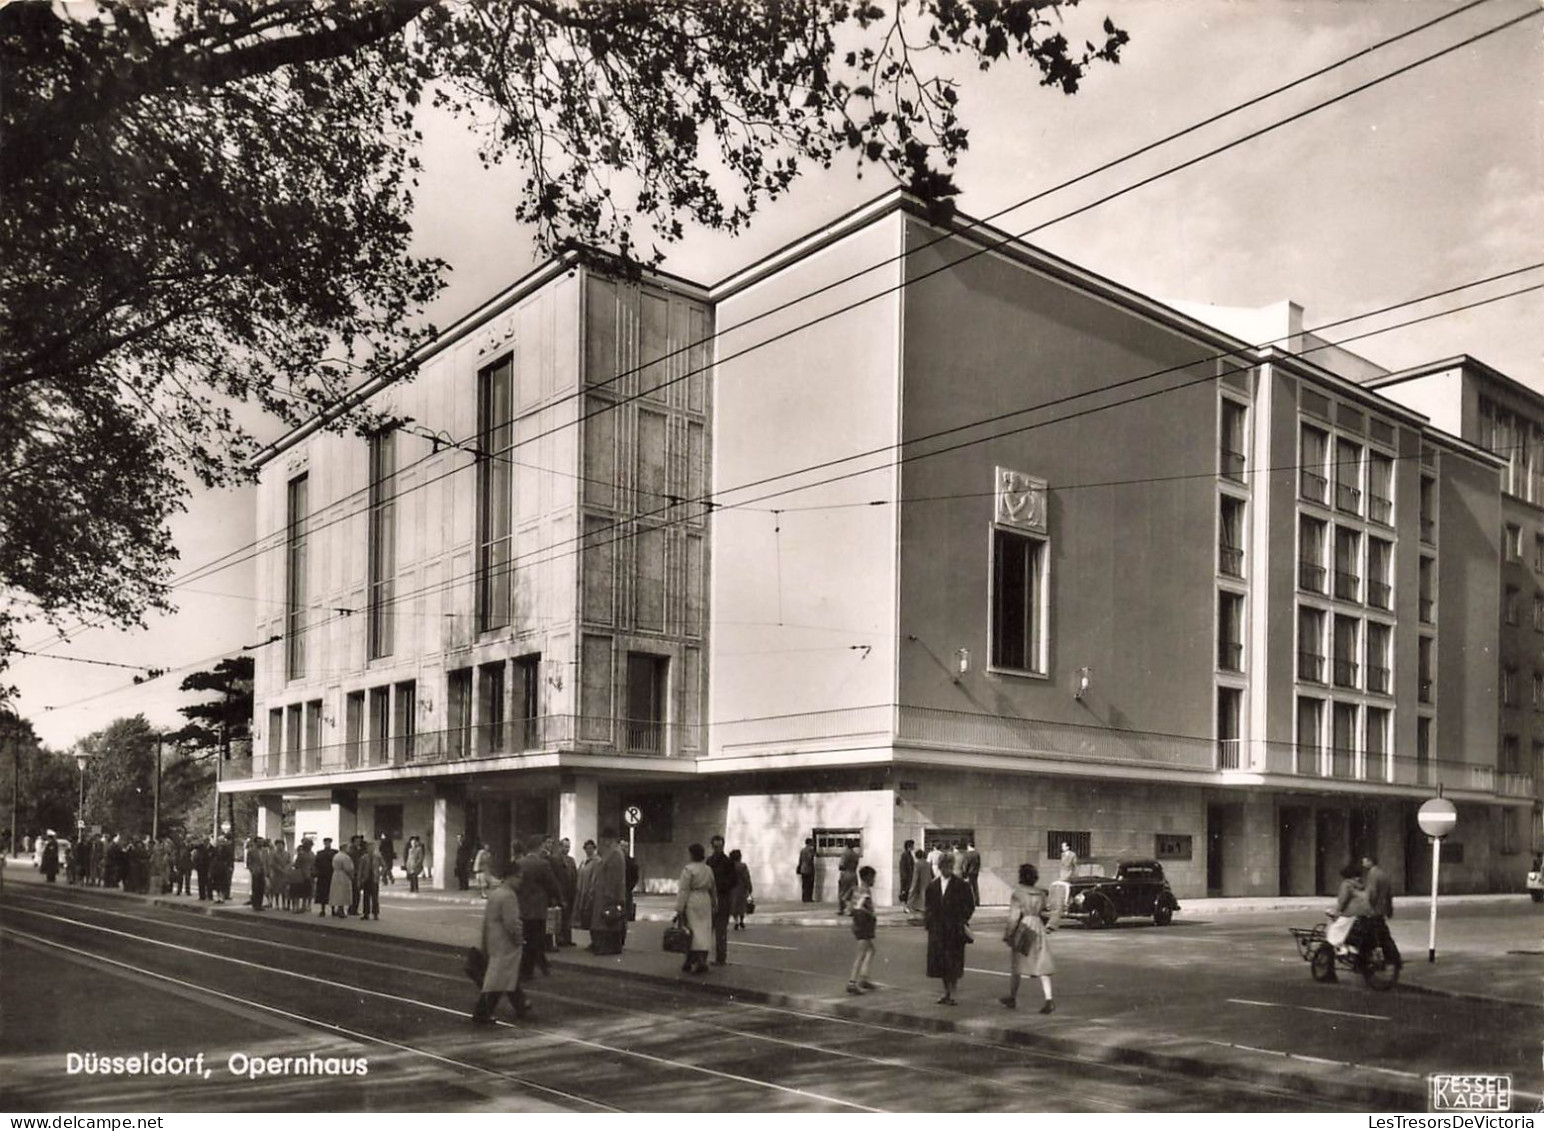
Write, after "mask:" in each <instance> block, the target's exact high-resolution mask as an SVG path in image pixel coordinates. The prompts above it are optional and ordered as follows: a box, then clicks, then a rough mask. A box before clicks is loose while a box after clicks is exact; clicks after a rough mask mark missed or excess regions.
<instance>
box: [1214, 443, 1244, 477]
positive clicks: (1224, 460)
mask: <svg viewBox="0 0 1544 1131" xmlns="http://www.w3.org/2000/svg"><path fill="white" fill-rule="evenodd" d="M1219 462H1220V464H1221V473H1222V475H1223V477H1224V478H1227V479H1232V480H1236V481H1237V482H1239V483H1242V482H1243V481H1244V453H1243V452H1235V451H1231V450H1229V449H1228V448H1223V449H1222V452H1221V459H1220V461H1219Z"/></svg>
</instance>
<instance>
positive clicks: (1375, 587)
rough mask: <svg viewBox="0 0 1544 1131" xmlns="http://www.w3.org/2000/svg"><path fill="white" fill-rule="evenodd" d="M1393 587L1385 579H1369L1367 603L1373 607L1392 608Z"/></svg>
mask: <svg viewBox="0 0 1544 1131" xmlns="http://www.w3.org/2000/svg"><path fill="white" fill-rule="evenodd" d="M1393 600H1394V587H1393V586H1392V585H1390V584H1389V583H1388V582H1387V581H1369V582H1368V583H1367V603H1368V604H1369V605H1371V606H1372V607H1373V608H1375V609H1392V608H1393V607H1394V604H1393Z"/></svg>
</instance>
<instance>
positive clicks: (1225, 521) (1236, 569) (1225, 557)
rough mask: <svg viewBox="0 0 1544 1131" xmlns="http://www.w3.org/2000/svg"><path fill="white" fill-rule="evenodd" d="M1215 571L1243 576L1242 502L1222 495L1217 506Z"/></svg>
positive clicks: (1231, 575) (1232, 575)
mask: <svg viewBox="0 0 1544 1131" xmlns="http://www.w3.org/2000/svg"><path fill="white" fill-rule="evenodd" d="M1217 509H1218V514H1217V571H1218V572H1219V573H1224V574H1227V575H1228V576H1229V577H1243V576H1244V500H1243V499H1236V498H1234V497H1233V496H1232V495H1222V496H1220V497H1219V499H1218V504H1217Z"/></svg>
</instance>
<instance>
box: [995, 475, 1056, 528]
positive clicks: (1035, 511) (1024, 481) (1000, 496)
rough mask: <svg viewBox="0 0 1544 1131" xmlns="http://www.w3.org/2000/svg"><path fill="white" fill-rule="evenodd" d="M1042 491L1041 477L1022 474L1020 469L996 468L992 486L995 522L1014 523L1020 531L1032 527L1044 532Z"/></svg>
mask: <svg viewBox="0 0 1544 1131" xmlns="http://www.w3.org/2000/svg"><path fill="white" fill-rule="evenodd" d="M1045 491H1046V482H1045V480H1044V479H1036V478H1035V477H1034V476H1033V475H1025V474H1024V473H1023V472H1022V471H1011V470H1009V469H1008V468H1006V467H999V468H998V469H997V485H996V494H997V507H996V515H995V518H996V521H997V522H998V523H999V524H1001V525H1003V526H1015V527H1018V528H1019V529H1020V530H1033V531H1035V532H1037V533H1040V534H1044V533H1045V532H1046V528H1045Z"/></svg>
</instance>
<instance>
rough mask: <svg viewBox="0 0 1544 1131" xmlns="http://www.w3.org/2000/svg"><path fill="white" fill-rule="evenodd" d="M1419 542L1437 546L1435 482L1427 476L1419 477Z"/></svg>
mask: <svg viewBox="0 0 1544 1131" xmlns="http://www.w3.org/2000/svg"><path fill="white" fill-rule="evenodd" d="M1421 541H1422V542H1425V543H1426V544H1427V545H1429V546H1435V545H1436V544H1437V481H1436V480H1435V479H1433V478H1431V477H1430V476H1428V475H1423V476H1421Z"/></svg>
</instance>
